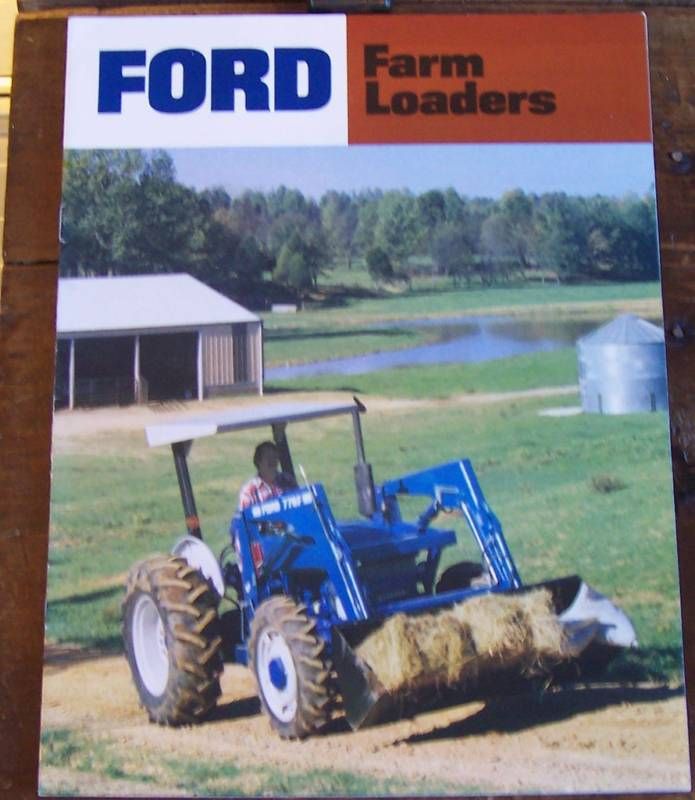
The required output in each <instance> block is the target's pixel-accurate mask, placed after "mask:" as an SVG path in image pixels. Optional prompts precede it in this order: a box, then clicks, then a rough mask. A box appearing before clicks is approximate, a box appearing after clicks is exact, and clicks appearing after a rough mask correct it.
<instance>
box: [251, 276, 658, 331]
mask: <svg viewBox="0 0 695 800" xmlns="http://www.w3.org/2000/svg"><path fill="white" fill-rule="evenodd" d="M660 298H661V288H660V284H659V283H658V282H646V283H616V284H597V285H592V284H586V285H579V286H565V285H557V284H544V285H535V286H534V285H528V284H523V285H519V286H513V285H511V286H503V287H491V288H490V287H487V288H465V287H459V288H452V287H451V286H450V285H449V286H435V287H433V286H432V284H431V282H428V283H427V284H426V285H423V286H422V287H420V288H418V287H417V286H415V287H414V288H413V290H412V291H408V292H405V291H399V292H384V293H383V294H382V296H379V297H366V298H364V297H359V296H354V295H351V294H350V293H349V292H345V293H343V294H340V295H338V296H336V298H335V299H334V300H333V301H332V304H331V300H330V296H329V297H328V298H327V299H326V300H324V302H323V303H316V304H313V305H312V304H308V306H307V311H305V312H299V313H297V314H271V313H267V314H264V315H263V319H264V323H265V325H266V327H267V328H269V329H273V328H275V327H280V328H287V327H299V328H301V327H305V326H309V327H311V326H316V325H319V324H320V325H323V324H324V323H328V324H329V325H331V326H336V327H340V326H343V325H353V324H364V323H365V322H368V321H379V320H389V319H408V318H413V317H437V316H446V315H455V314H476V313H478V314H480V313H491V312H492V311H495V312H502V311H504V312H505V313H524V314H529V313H533V314H536V315H540V316H542V315H544V314H547V313H548V311H549V310H550V309H551V307H552V312H553V314H558V313H577V312H581V310H582V309H581V306H587V307H588V306H591V305H594V304H600V305H601V306H602V307H603V308H604V309H605V313H606V314H610V313H612V311H613V310H615V309H620V308H622V307H624V306H625V305H626V304H630V303H634V302H638V303H642V302H645V301H654V303H655V307H657V304H658V301H659V300H660Z"/></svg>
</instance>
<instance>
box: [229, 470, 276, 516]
mask: <svg viewBox="0 0 695 800" xmlns="http://www.w3.org/2000/svg"><path fill="white" fill-rule="evenodd" d="M279 494H282V489H281V488H280V487H279V486H277V485H275V484H273V483H266V481H264V480H263V478H261V476H260V475H256V476H254V477H253V478H251V480H249V481H247V482H246V483H245V484H244V485H243V486H242V487H241V491H240V492H239V510H240V511H242V510H243V509H245V508H248V507H249V506H253V505H255V504H256V503H263V502H265V501H266V500H270V498H271V497H277V496H278V495H279Z"/></svg>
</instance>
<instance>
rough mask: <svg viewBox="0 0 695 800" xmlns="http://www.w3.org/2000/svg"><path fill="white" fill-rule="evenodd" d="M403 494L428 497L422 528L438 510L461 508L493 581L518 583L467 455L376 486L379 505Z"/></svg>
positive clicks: (498, 584)
mask: <svg viewBox="0 0 695 800" xmlns="http://www.w3.org/2000/svg"><path fill="white" fill-rule="evenodd" d="M404 494H407V495H421V496H423V497H429V498H431V503H430V505H429V506H428V508H427V509H426V510H425V511H424V512H423V514H422V515H421V516H420V519H419V520H418V523H419V525H420V527H421V529H422V530H423V531H424V530H426V528H427V526H428V525H429V523H430V522H431V521H432V519H434V517H436V515H437V514H438V513H439V512H440V511H460V512H461V513H462V514H463V516H464V517H465V519H466V521H467V522H468V525H469V527H470V529H471V532H472V533H473V536H474V537H475V539H476V541H477V543H478V546H479V547H480V551H481V553H482V557H483V560H484V562H485V566H486V567H487V569H488V571H489V573H490V575H491V577H492V580H493V583H494V585H495V586H496V587H498V588H501V589H519V588H520V587H521V585H522V583H521V578H520V576H519V573H518V571H517V568H516V564H515V563H514V559H513V557H512V554H511V552H510V550H509V547H508V546H507V542H506V539H505V538H504V533H503V532H502V526H501V524H500V522H499V520H498V519H497V517H496V516H495V515H494V513H493V512H492V510H491V509H490V506H489V505H488V504H487V501H486V500H485V496H484V495H483V490H482V489H481V488H480V484H479V483H478V479H477V477H476V475H475V471H474V470H473V466H472V465H471V462H470V461H469V460H468V459H462V460H461V461H452V462H449V463H448V464H440V465H439V466H436V467H432V468H430V469H426V470H422V471H421V472H414V473H412V474H410V475H405V476H403V477H400V478H394V479H393V480H389V481H386V482H385V483H383V484H382V485H381V486H380V487H379V488H378V490H377V495H378V497H379V500H380V501H381V502H380V505H381V506H382V507H386V508H388V506H389V500H390V498H393V497H395V496H397V495H404Z"/></svg>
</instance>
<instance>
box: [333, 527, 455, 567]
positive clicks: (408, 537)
mask: <svg viewBox="0 0 695 800" xmlns="http://www.w3.org/2000/svg"><path fill="white" fill-rule="evenodd" d="M338 527H339V528H340V532H341V534H342V535H343V538H344V539H345V542H346V544H347V545H348V547H349V548H350V550H351V551H352V556H353V558H354V559H356V560H357V561H364V560H370V561H385V560H388V559H392V558H397V557H398V556H406V555H413V554H415V553H418V552H419V551H420V550H441V549H442V548H444V547H446V546H447V545H450V544H454V543H455V542H456V534H455V533H454V531H443V530H437V529H436V528H428V529H427V530H426V531H425V532H424V533H423V532H421V531H420V530H419V529H418V528H417V527H416V526H415V525H407V524H405V523H399V524H397V525H393V526H391V527H388V528H384V527H383V526H381V525H372V524H369V523H364V522H356V523H352V522H348V523H339V526H338Z"/></svg>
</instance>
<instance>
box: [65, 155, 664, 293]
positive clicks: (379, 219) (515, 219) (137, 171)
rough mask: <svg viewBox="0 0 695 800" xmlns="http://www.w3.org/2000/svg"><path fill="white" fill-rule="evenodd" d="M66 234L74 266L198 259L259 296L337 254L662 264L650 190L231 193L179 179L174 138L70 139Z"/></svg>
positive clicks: (186, 268)
mask: <svg viewBox="0 0 695 800" xmlns="http://www.w3.org/2000/svg"><path fill="white" fill-rule="evenodd" d="M61 242H62V251H61V261H60V270H61V275H63V276H83V275H128V274H142V273H165V272H189V273H191V274H192V275H194V276H196V277H197V278H199V279H200V280H202V281H203V282H205V283H207V284H208V285H210V286H212V287H213V288H215V289H217V290H218V291H221V292H223V293H225V294H227V295H230V296H234V297H236V298H238V299H240V300H241V301H242V302H246V303H248V304H251V305H255V306H257V307H258V306H260V305H262V304H263V302H264V301H266V302H267V301H268V300H272V299H280V298H284V299H289V298H292V297H294V298H297V297H301V296H302V295H306V294H307V293H310V292H311V290H312V289H314V288H315V287H316V285H317V280H318V277H319V275H320V274H322V273H330V270H331V269H332V268H333V267H334V266H335V265H336V264H338V263H343V264H347V266H348V267H352V266H354V265H355V264H356V263H357V262H360V263H361V264H364V265H365V266H366V267H367V269H368V271H369V273H370V275H371V276H372V278H373V279H374V281H375V282H376V283H379V284H384V283H389V282H397V281H404V282H407V283H409V282H410V281H411V280H412V279H413V277H415V276H416V275H420V274H427V275H434V276H448V277H449V278H450V279H451V280H452V282H454V283H464V282H465V283H476V284H483V285H490V284H495V283H501V282H509V281H513V280H519V279H525V278H527V277H528V276H529V275H531V274H533V273H534V272H535V273H537V274H539V275H543V276H552V277H553V278H554V279H555V280H557V281H562V282H583V281H597V280H612V281H632V280H650V279H655V278H656V277H657V276H658V245H657V238H656V212H655V203H654V198H653V197H652V196H651V195H647V196H644V197H638V196H635V195H628V196H625V197H622V198H612V197H605V196H601V195H597V196H594V197H580V196H572V195H567V194H564V193H547V194H542V195H535V194H527V193H525V192H523V191H521V190H520V189H515V190H513V191H510V192H507V193H506V194H504V195H503V196H502V197H501V198H499V199H497V200H493V199H489V198H479V197H476V198H469V197H465V196H462V195H460V194H459V193H458V192H456V191H455V190H454V189H451V188H449V189H442V190H439V189H435V190H430V191H427V192H423V193H421V194H414V193H412V192H410V191H407V190H398V191H392V190H389V191H382V190H379V189H371V190H367V191H362V192H359V193H346V192H340V191H328V192H326V193H325V194H324V195H323V196H322V197H321V198H320V199H318V200H316V199H314V198H311V197H306V196H305V195H304V194H303V193H302V192H301V191H298V190H296V189H290V188H287V187H284V186H281V187H279V188H277V189H274V190H272V191H270V192H260V191H254V190H247V191H244V192H243V193H241V194H239V195H238V196H235V197H231V196H230V195H229V193H228V192H227V191H225V190H224V189H222V188H214V189H204V190H202V191H197V190H195V189H193V188H190V187H187V186H184V185H183V184H181V183H180V182H179V181H178V180H177V177H176V170H175V167H174V164H173V161H172V159H171V157H170V156H169V155H168V154H167V153H166V152H163V151H155V152H150V153H145V152H142V151H137V150H128V151H108V150H99V151H70V152H68V153H67V155H66V161H65V171H64V180H63V202H62V215H61Z"/></svg>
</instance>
